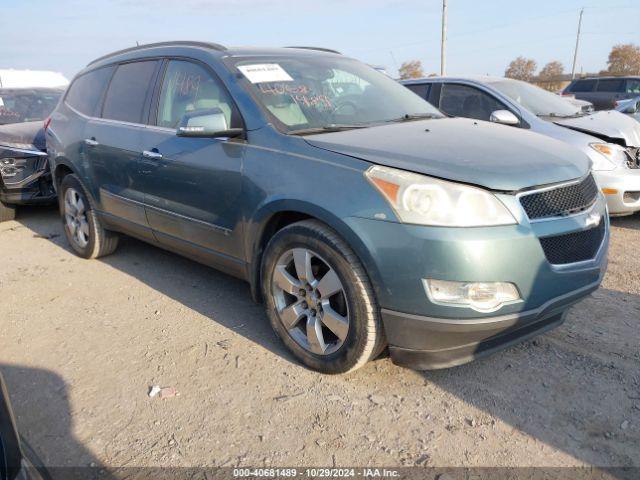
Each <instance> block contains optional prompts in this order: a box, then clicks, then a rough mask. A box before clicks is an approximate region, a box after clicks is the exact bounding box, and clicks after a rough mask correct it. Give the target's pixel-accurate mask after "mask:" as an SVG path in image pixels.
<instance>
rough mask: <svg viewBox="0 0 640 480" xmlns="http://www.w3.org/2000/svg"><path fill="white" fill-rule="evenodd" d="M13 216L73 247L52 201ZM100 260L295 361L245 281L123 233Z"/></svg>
mask: <svg viewBox="0 0 640 480" xmlns="http://www.w3.org/2000/svg"><path fill="white" fill-rule="evenodd" d="M16 220H17V221H18V222H19V223H20V224H21V225H22V226H23V227H26V228H28V229H29V230H31V231H32V232H34V236H37V237H40V238H43V239H48V240H50V241H51V242H53V243H55V244H56V245H58V246H59V247H60V248H62V249H64V250H67V251H69V252H72V253H73V250H72V249H71V247H70V246H69V244H68V242H67V240H66V237H65V236H64V232H63V229H62V224H61V221H60V217H59V213H58V209H57V208H56V207H54V206H52V207H46V208H34V207H24V208H23V209H21V210H20V211H19V213H18V217H17V219H16ZM99 261H101V262H103V263H105V264H107V265H109V266H110V267H112V268H114V269H117V270H119V271H122V272H124V273H126V274H127V275H129V276H131V277H134V278H136V279H138V280H139V281H141V282H143V283H144V284H146V285H147V286H149V287H151V288H152V289H154V290H156V291H157V292H160V293H161V294H163V295H166V296H167V297H169V298H172V299H174V300H176V301H177V302H180V304H182V305H184V306H185V307H188V308H190V309H192V310H194V311H196V312H198V313H199V314H201V315H203V316H205V317H207V318H209V319H211V320H212V321H215V322H216V323H218V324H220V325H222V326H224V327H226V328H228V329H230V330H232V331H234V332H236V333H238V334H240V335H243V336H244V337H246V338H247V339H249V340H251V341H253V342H254V343H257V344H259V345H262V346H263V347H264V348H266V349H267V350H269V351H270V352H272V353H275V354H277V355H279V356H281V357H282V358H283V359H285V360H287V361H289V362H294V359H293V356H291V355H290V354H289V352H288V350H286V349H285V347H284V345H283V344H282V343H281V342H280V340H279V339H278V337H277V336H276V334H275V333H274V332H273V330H272V329H271V326H270V324H269V320H268V319H267V316H266V314H265V312H264V308H263V306H262V305H257V304H256V303H255V302H254V301H253V300H252V298H251V291H250V288H249V284H248V283H246V282H244V281H242V280H239V279H237V278H234V277H232V276H230V275H226V274H224V273H221V272H219V271H217V270H215V269H213V268H211V267H207V266H205V265H202V264H200V263H197V262H194V261H192V260H190V259H188V258H185V257H182V256H180V255H178V254H175V253H172V252H169V251H167V250H163V249H162V248H159V247H155V246H153V245H150V244H148V243H145V242H142V241H139V240H136V239H134V238H132V237H128V236H125V235H122V236H121V238H120V243H119V245H118V249H117V251H116V253H115V254H114V255H110V256H107V257H103V258H101V259H99Z"/></svg>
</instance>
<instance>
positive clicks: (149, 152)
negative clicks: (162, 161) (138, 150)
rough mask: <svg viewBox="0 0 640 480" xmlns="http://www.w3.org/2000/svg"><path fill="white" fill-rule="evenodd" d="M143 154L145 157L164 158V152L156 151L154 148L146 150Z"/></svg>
mask: <svg viewBox="0 0 640 480" xmlns="http://www.w3.org/2000/svg"><path fill="white" fill-rule="evenodd" d="M142 156H143V157H145V158H156V159H159V158H162V154H161V153H160V152H154V151H153V150H145V151H144V152H142Z"/></svg>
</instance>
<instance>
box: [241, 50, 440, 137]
mask: <svg viewBox="0 0 640 480" xmlns="http://www.w3.org/2000/svg"><path fill="white" fill-rule="evenodd" d="M229 61H230V62H232V64H233V66H235V67H236V68H237V69H238V70H239V71H240V72H241V73H242V74H243V76H244V77H245V79H246V82H244V84H245V85H246V86H247V88H248V89H249V90H250V92H251V93H252V95H253V97H254V98H255V99H256V100H257V101H258V103H259V104H260V105H261V106H262V107H263V109H264V110H265V111H266V112H267V113H268V115H269V117H270V118H271V120H272V122H273V123H274V124H275V125H276V126H277V127H278V128H279V129H280V130H282V131H284V132H287V133H298V134H304V133H317V131H323V130H339V129H348V128H362V127H368V126H371V125H375V124H380V123H384V122H391V121H410V120H415V119H419V118H425V117H427V118H432V117H435V118H442V117H443V115H442V114H441V113H440V112H439V111H438V110H437V109H436V108H435V107H433V106H432V105H430V104H429V103H427V102H426V101H425V100H423V99H421V98H420V97H418V96H417V95H416V94H414V93H413V92H411V91H410V90H408V89H407V88H406V87H404V86H402V85H400V84H399V83H397V82H396V81H394V80H392V79H391V78H389V77H387V76H386V75H384V74H382V73H380V72H378V71H376V70H375V69H373V68H371V67H369V66H367V65H365V64H363V63H360V62H358V61H356V60H352V59H349V58H344V57H340V56H335V57H334V56H325V55H322V56H321V55H317V56H316V55H305V56H293V55H292V56H282V57H280V56H278V57H259V58H252V59H247V58H246V57H243V58H242V59H235V58H230V59H229Z"/></svg>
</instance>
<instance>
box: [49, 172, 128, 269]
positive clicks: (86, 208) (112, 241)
mask: <svg viewBox="0 0 640 480" xmlns="http://www.w3.org/2000/svg"><path fill="white" fill-rule="evenodd" d="M58 198H59V205H60V216H61V217H62V226H63V228H64V233H65V235H66V237H67V241H68V242H69V244H70V245H71V247H72V248H73V250H74V251H75V253H76V254H77V255H78V256H80V257H82V258H87V259H91V258H99V257H104V256H106V255H110V254H111V253H113V252H114V251H115V249H116V248H117V246H118V236H117V235H116V234H114V233H113V232H109V231H108V230H105V229H104V227H103V226H102V224H101V223H100V220H99V219H98V216H97V215H96V209H95V206H94V204H93V202H92V201H91V200H90V198H89V196H88V195H87V193H86V189H85V188H84V187H83V186H82V184H81V183H80V180H78V177H76V176H75V175H73V174H69V175H66V176H65V177H64V178H63V179H62V182H61V184H60V195H59V196H58ZM74 202H75V206H74ZM74 209H75V211H74ZM70 217H71V218H70ZM71 219H73V222H72V221H71ZM74 222H75V223H74ZM72 224H73V225H72ZM73 226H75V228H73ZM78 232H79V233H78Z"/></svg>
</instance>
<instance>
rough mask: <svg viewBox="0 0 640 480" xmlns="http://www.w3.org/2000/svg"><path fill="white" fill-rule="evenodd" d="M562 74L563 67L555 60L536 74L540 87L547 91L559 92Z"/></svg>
mask: <svg viewBox="0 0 640 480" xmlns="http://www.w3.org/2000/svg"><path fill="white" fill-rule="evenodd" d="M563 73H564V65H562V63H560V62H559V61H557V60H554V61H552V62H549V63H547V64H546V65H545V66H544V67H543V68H542V70H540V73H539V74H538V80H540V83H541V84H542V85H541V86H544V88H546V89H547V90H551V91H555V90H559V89H560V87H561V86H562V74H563Z"/></svg>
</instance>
